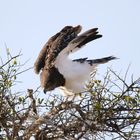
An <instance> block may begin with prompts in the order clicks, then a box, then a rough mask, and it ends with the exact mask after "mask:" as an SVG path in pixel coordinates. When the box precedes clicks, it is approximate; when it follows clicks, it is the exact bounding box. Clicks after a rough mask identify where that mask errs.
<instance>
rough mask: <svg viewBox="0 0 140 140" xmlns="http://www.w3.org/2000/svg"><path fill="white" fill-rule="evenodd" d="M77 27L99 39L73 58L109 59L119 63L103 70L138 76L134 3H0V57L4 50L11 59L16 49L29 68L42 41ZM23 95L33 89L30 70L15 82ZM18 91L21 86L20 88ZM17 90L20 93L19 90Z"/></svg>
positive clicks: (138, 20)
mask: <svg viewBox="0 0 140 140" xmlns="http://www.w3.org/2000/svg"><path fill="white" fill-rule="evenodd" d="M77 24H81V25H82V26H83V31H84V30H87V29H89V28H93V27H98V28H99V32H100V33H101V34H102V35H103V38H101V39H99V40H96V41H94V42H92V43H90V44H88V45H87V46H86V47H85V48H84V49H82V50H81V51H80V52H78V53H77V54H75V55H74V56H73V57H77V58H79V57H86V56H88V57H89V58H99V57H103V56H108V55H114V56H116V57H118V58H120V59H119V60H116V61H112V62H111V63H108V64H107V65H103V66H100V67H99V71H100V72H101V73H103V74H104V73H105V71H106V68H107V67H108V66H112V67H113V69H114V70H115V71H118V72H120V71H121V70H122V71H123V72H125V70H126V69H127V67H128V65H129V64H130V63H131V68H130V69H131V71H130V74H132V73H134V75H135V77H138V76H140V62H139V59H140V1H139V0H70V1H66V0H59V1H58V0H50V1H47V0H40V1H35V0H11V1H10V0H0V55H1V56H3V55H4V52H5V51H4V50H5V45H4V43H6V44H7V46H8V48H10V50H11V52H12V53H13V54H17V53H18V52H19V51H20V50H21V49H22V53H23V56H22V62H24V61H26V60H28V59H30V61H29V62H28V64H27V67H30V66H33V63H34V61H35V59H36V57H37V55H38V53H39V51H40V49H41V48H42V46H43V45H44V43H45V42H46V41H47V39H48V38H49V37H50V36H52V35H54V34H55V33H56V32H57V31H59V30H60V29H61V28H62V27H63V26H65V25H77ZM20 79H21V81H23V82H24V84H23V85H24V87H23V88H24V89H26V88H34V87H37V86H38V85H39V77H38V76H37V75H35V74H34V72H33V70H30V71H28V72H26V73H25V74H23V75H22V76H21V77H20ZM23 85H21V86H23ZM21 88H22V87H21Z"/></svg>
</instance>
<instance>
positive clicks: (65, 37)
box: [34, 25, 81, 74]
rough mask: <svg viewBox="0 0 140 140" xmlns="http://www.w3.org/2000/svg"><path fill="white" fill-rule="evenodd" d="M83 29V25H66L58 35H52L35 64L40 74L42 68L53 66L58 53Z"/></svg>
mask: <svg viewBox="0 0 140 140" xmlns="http://www.w3.org/2000/svg"><path fill="white" fill-rule="evenodd" d="M80 31H81V26H80V25H78V26H76V27H72V26H66V27H64V28H63V29H62V30H61V31H60V32H58V33H57V34H56V35H54V36H53V37H51V38H50V39H49V41H48V42H47V43H46V44H45V45H44V47H43V48H42V50H41V51H40V53H39V56H38V58H37V60H36V61H35V64H34V70H35V72H36V73H37V74H38V73H39V72H40V70H41V69H42V68H44V67H45V69H48V68H50V67H52V66H53V65H54V64H53V63H54V61H55V59H56V57H57V56H58V54H59V53H60V52H61V51H62V50H63V49H64V48H65V47H67V45H68V43H69V42H70V41H71V40H73V39H74V38H75V37H76V36H77V34H78V33H79V32H80Z"/></svg>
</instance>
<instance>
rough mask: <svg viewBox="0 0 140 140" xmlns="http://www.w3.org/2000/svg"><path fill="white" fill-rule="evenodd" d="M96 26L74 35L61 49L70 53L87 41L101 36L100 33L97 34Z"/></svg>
mask: <svg viewBox="0 0 140 140" xmlns="http://www.w3.org/2000/svg"><path fill="white" fill-rule="evenodd" d="M97 30H98V28H92V29H90V30H88V31H86V32H84V33H82V34H80V35H79V36H77V37H75V38H74V39H73V40H72V41H71V42H70V43H69V44H68V46H67V47H66V48H65V49H64V50H63V53H67V54H69V53H72V52H75V51H77V50H79V49H80V48H81V47H83V46H84V45H86V44H87V43H88V42H90V41H92V40H95V39H98V38H100V37H102V35H100V34H98V31H97Z"/></svg>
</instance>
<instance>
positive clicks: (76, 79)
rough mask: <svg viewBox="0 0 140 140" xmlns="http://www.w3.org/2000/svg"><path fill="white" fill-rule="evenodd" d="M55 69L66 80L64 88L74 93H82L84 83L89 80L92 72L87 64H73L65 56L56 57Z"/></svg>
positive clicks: (91, 68) (91, 67)
mask: <svg viewBox="0 0 140 140" xmlns="http://www.w3.org/2000/svg"><path fill="white" fill-rule="evenodd" d="M55 67H56V68H58V70H59V72H60V73H61V74H62V75H63V76H64V78H65V80H66V83H65V88H66V89H67V90H69V91H70V92H74V93H80V92H83V91H84V86H85V82H86V81H88V80H90V73H91V72H92V71H93V70H94V68H93V66H90V65H89V64H87V63H79V62H74V61H72V60H70V59H69V58H68V57H67V56H66V55H61V56H58V57H57V59H56V61H55ZM94 67H96V66H94Z"/></svg>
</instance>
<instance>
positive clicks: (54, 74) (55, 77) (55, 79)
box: [40, 67, 65, 93]
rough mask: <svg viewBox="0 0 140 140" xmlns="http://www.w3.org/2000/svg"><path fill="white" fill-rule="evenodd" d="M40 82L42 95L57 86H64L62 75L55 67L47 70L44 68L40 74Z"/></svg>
mask: <svg viewBox="0 0 140 140" xmlns="http://www.w3.org/2000/svg"><path fill="white" fill-rule="evenodd" d="M40 81H41V87H42V88H44V93H46V92H47V91H51V90H54V89H55V88H57V87H59V86H64V84H65V79H64V77H63V75H62V74H60V73H59V71H58V70H57V68H55V67H52V68H49V69H45V68H44V69H43V70H42V72H41V74H40Z"/></svg>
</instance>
